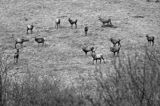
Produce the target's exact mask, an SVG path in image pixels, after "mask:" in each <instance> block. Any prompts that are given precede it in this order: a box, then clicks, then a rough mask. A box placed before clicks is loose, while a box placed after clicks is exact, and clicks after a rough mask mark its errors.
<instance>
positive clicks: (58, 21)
mask: <svg viewBox="0 0 160 106" xmlns="http://www.w3.org/2000/svg"><path fill="white" fill-rule="evenodd" d="M98 20H99V21H100V22H101V23H102V26H105V25H106V26H108V27H112V26H113V24H112V22H111V18H109V19H104V18H101V17H98ZM68 22H69V23H70V25H71V28H73V25H75V28H77V22H78V19H75V20H73V19H71V18H68ZM60 24H61V19H60V18H57V19H56V20H55V28H56V29H59V28H60ZM33 28H34V25H33V24H31V25H27V34H29V32H30V34H32V33H33ZM88 30H89V27H88V25H87V24H85V26H84V35H85V36H87V35H88ZM12 36H13V37H14V35H12ZM33 38H34V40H35V42H37V43H38V46H39V44H42V46H43V45H44V44H45V39H44V38H43V37H33ZM146 38H147V41H148V44H150V45H152V46H153V45H154V40H155V38H154V36H149V35H148V34H146ZM14 40H15V49H16V53H15V54H14V62H15V63H18V59H19V48H17V45H18V44H19V45H20V46H21V47H22V46H23V43H24V42H28V41H29V39H25V38H14ZM109 41H110V42H111V43H112V44H113V46H112V47H110V52H112V53H113V55H114V56H119V52H120V49H121V41H122V39H119V38H113V37H111V38H109ZM81 50H82V51H83V52H84V53H85V55H87V53H88V52H91V53H90V55H91V57H92V58H93V64H94V61H96V63H97V60H99V61H100V63H101V61H102V60H103V62H104V63H105V59H104V56H103V54H102V53H96V48H95V47H94V46H92V47H89V46H84V47H82V48H81ZM116 54H117V55H116Z"/></svg>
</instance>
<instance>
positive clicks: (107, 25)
mask: <svg viewBox="0 0 160 106" xmlns="http://www.w3.org/2000/svg"><path fill="white" fill-rule="evenodd" d="M101 27H103V28H106V27H110V28H118V27H117V26H115V25H110V24H105V25H102V26H101Z"/></svg>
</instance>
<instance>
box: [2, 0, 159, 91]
mask: <svg viewBox="0 0 160 106" xmlns="http://www.w3.org/2000/svg"><path fill="white" fill-rule="evenodd" d="M159 10H160V4H159V3H155V2H150V3H147V2H146V0H1V1H0V15H1V16H0V47H1V48H5V49H6V50H5V52H6V54H7V55H10V69H11V71H10V73H11V74H13V73H15V78H16V79H17V80H21V79H23V75H25V73H28V71H30V73H32V74H35V75H37V76H39V78H44V77H47V78H48V79H50V80H59V81H60V82H61V85H62V89H63V88H65V87H73V86H74V87H78V86H79V85H80V84H81V82H82V80H81V77H83V78H84V80H85V82H86V83H87V82H90V83H92V82H93V81H92V79H89V77H88V76H89V75H92V73H93V72H94V70H95V65H93V64H92V58H91V56H90V55H88V56H85V54H84V52H82V50H81V48H82V46H83V45H88V46H92V45H93V46H95V47H97V52H98V53H103V54H104V57H105V61H106V63H105V64H104V63H103V64H101V65H100V64H98V66H101V68H102V70H104V72H105V73H110V72H112V70H113V69H112V66H111V64H112V60H113V54H112V53H111V52H110V50H109V48H110V47H111V46H112V44H111V42H110V41H109V40H108V39H109V38H110V37H116V38H121V39H124V38H125V39H124V40H122V48H121V52H120V56H121V57H123V56H124V57H125V55H127V54H129V55H133V54H134V53H135V52H138V53H143V48H144V45H145V44H146V43H147V40H146V38H145V34H149V35H153V36H155V37H156V41H155V42H156V44H155V46H158V44H159V35H160V12H159ZM98 16H101V17H104V18H106V19H107V18H108V17H110V18H111V19H112V23H113V25H114V26H116V27H115V28H110V27H101V25H102V24H101V23H100V22H99V20H98ZM135 16H144V18H135ZM57 17H61V28H60V29H58V30H57V29H55V19H56V18H57ZM69 17H71V18H73V19H78V28H77V29H74V28H73V29H71V28H70V24H69V22H68V18H69ZM26 18H27V19H28V21H25V19H26ZM32 23H33V25H35V28H34V30H33V32H34V33H33V34H28V35H27V34H26V26H27V24H32ZM84 24H88V26H89V34H88V36H84V30H83V28H84ZM12 34H14V35H15V37H26V38H29V39H30V41H29V42H26V43H25V44H24V47H23V48H22V49H21V50H20V60H19V63H18V64H17V65H14V64H13V55H14V52H15V49H14V41H13V38H11V35H12ZM38 35H40V36H42V37H45V39H46V40H47V42H46V46H45V47H41V46H40V47H38V45H37V43H36V42H35V41H34V39H33V37H34V36H38Z"/></svg>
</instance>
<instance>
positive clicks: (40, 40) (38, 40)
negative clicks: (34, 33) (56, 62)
mask: <svg viewBox="0 0 160 106" xmlns="http://www.w3.org/2000/svg"><path fill="white" fill-rule="evenodd" d="M34 38H35V39H34V40H35V41H36V42H37V43H38V46H39V44H40V43H42V46H43V45H44V42H45V39H44V38H37V37H34Z"/></svg>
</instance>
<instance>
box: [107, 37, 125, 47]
mask: <svg viewBox="0 0 160 106" xmlns="http://www.w3.org/2000/svg"><path fill="white" fill-rule="evenodd" d="M109 40H110V41H111V42H112V44H113V46H116V44H118V46H120V45H121V40H122V39H115V38H110V39H109Z"/></svg>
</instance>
